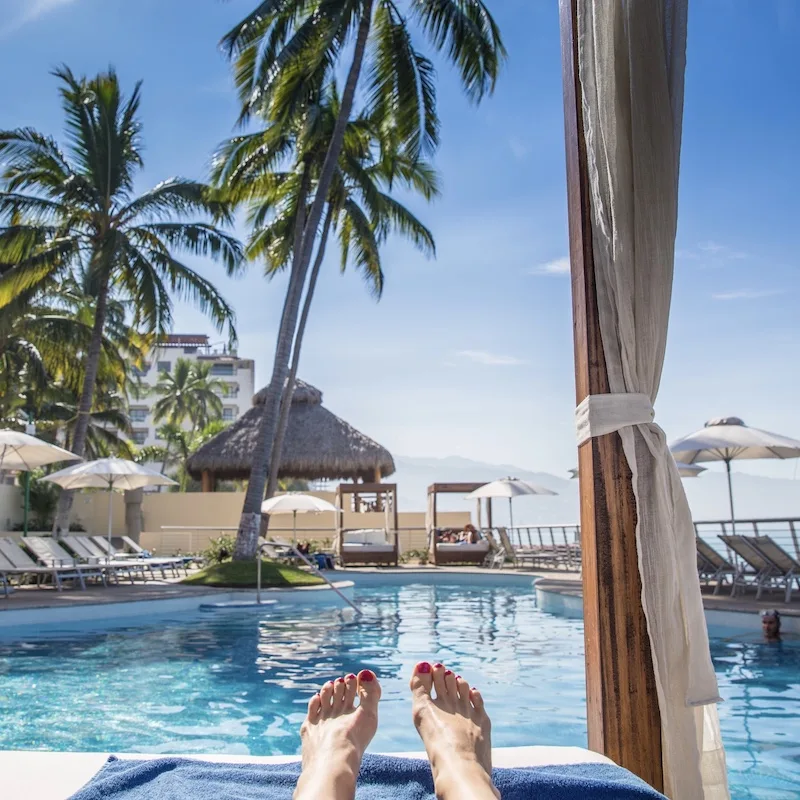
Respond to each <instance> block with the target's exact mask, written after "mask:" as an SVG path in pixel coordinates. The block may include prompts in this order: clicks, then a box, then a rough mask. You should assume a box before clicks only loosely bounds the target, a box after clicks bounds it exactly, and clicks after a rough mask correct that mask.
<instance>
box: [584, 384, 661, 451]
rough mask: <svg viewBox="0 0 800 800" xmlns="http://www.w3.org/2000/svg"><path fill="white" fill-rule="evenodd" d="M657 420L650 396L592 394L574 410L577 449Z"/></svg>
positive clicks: (626, 393)
mask: <svg viewBox="0 0 800 800" xmlns="http://www.w3.org/2000/svg"><path fill="white" fill-rule="evenodd" d="M654 419H655V411H654V410H653V403H652V401H651V400H650V396H649V395H646V394H636V393H633V392H631V393H628V392H625V393H622V394H590V395H589V396H588V397H585V398H584V399H583V401H582V402H581V403H580V405H579V406H578V407H577V408H576V409H575V433H576V435H577V437H578V446H579V447H580V446H581V445H582V444H583V443H584V442H588V441H589V439H592V438H594V437H596V436H605V435H606V434H607V433H615V432H616V431H618V430H620V429H621V428H627V427H629V426H632V425H645V424H649V423H651V422H652V421H653V420H654Z"/></svg>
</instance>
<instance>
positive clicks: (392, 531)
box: [334, 483, 400, 567]
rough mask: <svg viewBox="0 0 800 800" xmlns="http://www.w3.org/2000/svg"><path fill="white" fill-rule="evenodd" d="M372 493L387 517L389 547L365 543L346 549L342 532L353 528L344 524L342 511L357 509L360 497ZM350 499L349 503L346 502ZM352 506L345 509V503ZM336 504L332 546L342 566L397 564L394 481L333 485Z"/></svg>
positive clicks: (397, 525)
mask: <svg viewBox="0 0 800 800" xmlns="http://www.w3.org/2000/svg"><path fill="white" fill-rule="evenodd" d="M369 495H375V498H376V501H375V502H376V506H377V507H378V509H379V510H381V511H383V513H384V515H385V520H386V525H385V529H386V535H387V537H388V538H389V544H390V545H392V547H391V549H390V550H387V549H386V548H385V547H370V545H368V544H365V545H362V546H361V547H359V548H358V550H357V551H356V550H353V549H346V548H345V547H344V545H345V544H346V543H345V541H344V534H346V533H347V532H348V531H349V530H356V529H353V528H345V527H344V524H343V523H344V512H345V511H356V512H358V511H359V509H358V508H357V506H358V504H359V503H360V501H361V499H362V497H363V496H369ZM348 501H349V502H348ZM346 503H347V504H348V505H355V506H356V508H345V504H346ZM334 505H335V506H336V542H335V547H334V549H335V550H336V555H337V557H338V559H339V563H340V564H342V566H345V567H346V566H355V565H356V564H361V565H368V564H379V565H382V566H391V567H396V566H398V564H399V563H400V547H399V541H398V528H399V527H400V526H399V518H398V510H397V484H396V483H340V484H339V485H338V486H337V487H336V496H335V498H334Z"/></svg>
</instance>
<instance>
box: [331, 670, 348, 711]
mask: <svg viewBox="0 0 800 800" xmlns="http://www.w3.org/2000/svg"><path fill="white" fill-rule="evenodd" d="M346 688H347V687H346V686H345V682H344V678H337V679H336V682H335V683H334V684H333V713H334V714H339V713H341V711H342V706H343V705H344V693H345V689H346Z"/></svg>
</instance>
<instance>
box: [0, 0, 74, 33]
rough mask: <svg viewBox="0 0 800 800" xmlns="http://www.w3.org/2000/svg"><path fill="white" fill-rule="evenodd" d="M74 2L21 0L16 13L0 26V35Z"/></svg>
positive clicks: (62, 0) (67, 0) (16, 29)
mask: <svg viewBox="0 0 800 800" xmlns="http://www.w3.org/2000/svg"><path fill="white" fill-rule="evenodd" d="M74 2H75V0H22V2H21V3H20V4H19V10H18V11H17V13H16V14H12V15H11V18H10V21H9V22H8V23H7V24H6V25H4V26H3V27H1V28H0V37H2V36H8V34H10V33H14V32H15V31H18V30H19V29H20V28H21V27H22V26H23V25H27V24H28V23H29V22H34V21H35V20H37V19H39V18H40V17H43V16H44V15H45V14H49V13H50V12H51V11H54V10H55V9H57V8H61V7H62V6H68V5H71V4H72V3H74Z"/></svg>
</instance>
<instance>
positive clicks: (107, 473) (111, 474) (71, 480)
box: [43, 458, 177, 544]
mask: <svg viewBox="0 0 800 800" xmlns="http://www.w3.org/2000/svg"><path fill="white" fill-rule="evenodd" d="M43 480H46V481H51V482H52V483H56V484H58V485H59V486H60V487H61V488H62V489H108V543H109V544H111V519H112V517H111V512H112V505H111V492H112V491H114V490H115V489H116V490H117V491H119V492H124V491H126V490H128V489H142V488H143V487H145V486H174V485H175V484H176V483H177V481H174V480H172V478H168V477H167V476H166V475H162V474H161V473H160V472H156V471H155V470H152V469H148V468H147V467H143V466H142V465H141V464H136V463H135V462H133V461H127V460H126V459H124V458H99V459H97V461H87V462H86V463H85V464H76V465H75V466H74V467H67V468H66V469H61V470H59V471H58V472H54V473H52V475H48V476H47V477H46V478H44V479H43Z"/></svg>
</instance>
